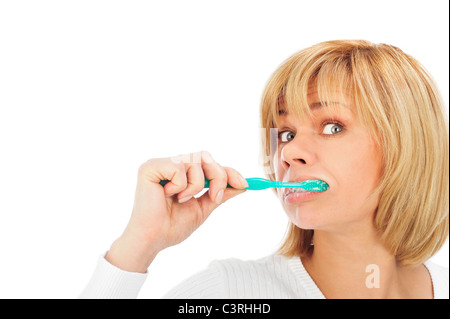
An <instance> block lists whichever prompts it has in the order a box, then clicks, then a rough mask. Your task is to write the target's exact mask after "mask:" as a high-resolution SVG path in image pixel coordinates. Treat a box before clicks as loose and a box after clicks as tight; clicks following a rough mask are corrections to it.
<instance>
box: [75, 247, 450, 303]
mask: <svg viewBox="0 0 450 319" xmlns="http://www.w3.org/2000/svg"><path fill="white" fill-rule="evenodd" d="M425 266H426V267H427V269H428V272H429V273H430V275H431V279H432V282H433V291H434V298H435V299H448V298H449V275H448V269H447V268H445V267H442V266H439V265H437V264H434V263H432V262H430V261H427V262H426V263H425ZM146 278H147V274H142V273H133V272H127V271H123V270H121V269H119V268H117V267H115V266H113V265H112V264H110V263H109V262H108V261H107V260H106V259H105V258H104V257H103V256H101V257H100V258H99V260H98V264H97V267H96V269H95V271H94V274H93V276H92V278H91V280H90V281H89V283H88V285H87V286H86V288H85V289H84V291H83V292H82V293H81V295H80V296H79V297H80V298H136V297H137V295H138V293H139V290H140V289H141V287H142V285H143V284H144V282H145V279H146ZM163 298H168V299H174V298H183V299H194V298H197V299H202V298H210V299H214V298H223V299H228V298H230V299H233V298H234V299H238V298H246V299H259V298H271V299H281V298H283V299H285V298H286V299H324V298H325V297H324V295H323V294H322V292H321V291H320V290H319V288H318V287H317V285H316V284H315V283H314V281H313V280H312V278H311V277H310V276H309V274H308V272H307V271H306V269H305V268H304V267H303V264H302V262H301V260H300V258H299V257H292V258H287V257H284V256H280V255H277V254H273V255H269V256H267V257H264V258H261V259H258V260H251V261H243V260H239V259H234V258H232V259H226V260H220V261H213V262H211V263H210V264H209V266H208V267H207V268H206V269H204V270H202V271H200V272H198V273H197V274H195V275H193V276H191V277H190V278H188V279H186V280H185V281H183V282H181V283H180V284H179V285H178V286H176V287H174V288H173V289H172V290H170V291H169V292H168V293H167V294H166V295H164V296H163Z"/></svg>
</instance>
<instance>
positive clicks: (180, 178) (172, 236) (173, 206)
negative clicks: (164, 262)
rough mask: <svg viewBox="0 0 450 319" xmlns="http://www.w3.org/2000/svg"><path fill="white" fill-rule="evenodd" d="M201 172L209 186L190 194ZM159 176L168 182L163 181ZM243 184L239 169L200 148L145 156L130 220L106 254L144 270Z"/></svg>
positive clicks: (115, 261)
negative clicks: (181, 152)
mask: <svg viewBox="0 0 450 319" xmlns="http://www.w3.org/2000/svg"><path fill="white" fill-rule="evenodd" d="M205 178H207V179H209V180H210V185H209V190H208V191H207V192H205V193H204V194H203V195H202V196H200V197H198V198H195V197H194V195H196V194H198V193H199V192H201V191H202V190H203V187H204V184H205ZM161 180H170V182H169V183H167V184H166V185H165V186H164V187H163V186H161V185H160V184H159V182H160V181H161ZM227 184H230V186H232V187H233V188H227ZM246 187H248V184H247V182H246V181H245V179H244V178H243V177H242V175H240V174H239V173H238V172H237V171H236V170H234V169H232V168H230V167H222V166H220V165H219V164H218V163H217V162H215V161H214V159H213V158H212V156H211V155H210V154H209V153H208V152H206V151H203V152H199V153H192V154H186V155H180V156H176V157H170V158H155V159H150V160H148V161H147V162H145V163H144V164H142V165H141V166H140V168H139V172H138V181H137V187H136V195H135V199H134V207H133V212H132V214H131V218H130V221H129V222H128V225H127V227H126V228H125V231H124V233H123V234H122V236H121V237H119V238H118V239H117V240H116V241H115V242H114V243H113V245H112V246H111V249H110V250H109V252H108V254H107V256H106V259H107V260H108V261H109V262H110V263H112V264H114V265H116V266H117V267H119V268H121V269H123V270H127V271H134V272H145V271H146V270H147V268H148V266H149V265H150V263H151V262H152V260H153V259H154V257H155V256H156V254H157V253H158V252H159V251H161V250H163V249H165V248H167V247H169V246H172V245H176V244H178V243H180V242H182V241H183V240H185V239H186V238H187V237H188V236H189V235H190V234H192V233H193V232H194V231H195V230H196V229H197V228H198V227H199V226H200V225H201V224H202V223H203V222H204V221H205V220H206V218H208V216H209V215H210V214H211V212H212V211H213V210H214V209H216V208H217V207H218V206H219V205H220V204H221V203H223V202H225V201H227V200H228V199H230V198H232V197H234V196H236V195H238V194H241V193H243V192H245V189H244V188H246Z"/></svg>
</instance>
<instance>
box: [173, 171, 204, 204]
mask: <svg viewBox="0 0 450 319" xmlns="http://www.w3.org/2000/svg"><path fill="white" fill-rule="evenodd" d="M186 166H187V172H186V175H187V187H186V189H185V190H183V191H182V192H181V193H179V194H178V201H179V202H180V203H182V202H185V201H188V200H189V199H190V198H192V196H194V195H196V194H198V193H199V192H201V191H202V190H203V188H204V186H205V175H204V174H203V170H202V167H201V165H200V164H199V163H198V164H186Z"/></svg>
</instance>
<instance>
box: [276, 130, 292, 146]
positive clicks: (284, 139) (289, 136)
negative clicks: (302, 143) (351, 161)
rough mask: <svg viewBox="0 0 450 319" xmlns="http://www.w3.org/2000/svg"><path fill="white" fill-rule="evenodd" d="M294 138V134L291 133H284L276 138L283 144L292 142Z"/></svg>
mask: <svg viewBox="0 0 450 319" xmlns="http://www.w3.org/2000/svg"><path fill="white" fill-rule="evenodd" d="M294 137H295V133H294V132H291V131H284V132H281V133H279V134H278V138H280V139H281V142H283V143H285V142H289V141H292V140H293V139H294Z"/></svg>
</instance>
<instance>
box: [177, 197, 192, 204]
mask: <svg viewBox="0 0 450 319" xmlns="http://www.w3.org/2000/svg"><path fill="white" fill-rule="evenodd" d="M191 198H192V196H188V197H184V198H181V199H179V200H178V203H180V204H181V203H184V202H187V201H188V200H190V199H191Z"/></svg>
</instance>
